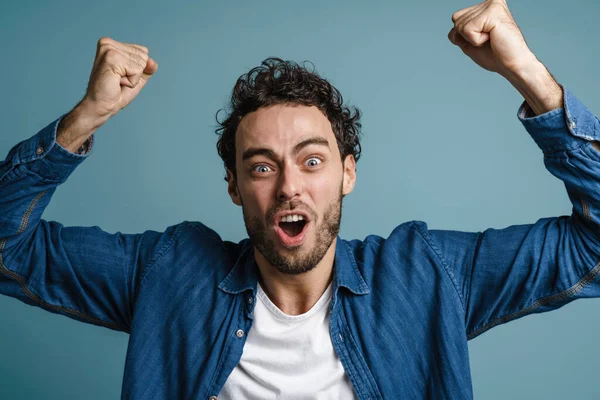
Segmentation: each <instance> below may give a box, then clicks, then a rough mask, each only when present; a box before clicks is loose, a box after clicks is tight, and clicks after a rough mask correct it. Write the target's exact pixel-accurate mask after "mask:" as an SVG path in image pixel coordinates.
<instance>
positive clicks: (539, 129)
mask: <svg viewBox="0 0 600 400" xmlns="http://www.w3.org/2000/svg"><path fill="white" fill-rule="evenodd" d="M561 87H562V88H563V107H561V108H556V109H554V110H551V111H548V112H546V113H544V114H540V115H537V116H533V112H532V110H531V107H530V106H529V104H527V102H523V104H521V106H520V107H519V111H518V112H517V117H518V118H519V120H520V121H521V123H522V124H523V126H524V127H525V129H526V130H527V132H529V134H530V135H531V137H532V138H533V140H534V141H535V143H536V144H537V145H538V147H539V148H540V149H541V150H542V151H543V152H544V153H553V152H557V151H565V150H571V149H575V148H578V147H581V146H582V145H584V144H585V143H586V142H589V141H592V140H600V120H598V118H597V117H596V116H595V115H594V114H593V113H592V112H591V111H590V110H589V109H588V108H587V107H586V106H584V105H583V104H582V103H581V102H580V101H579V100H578V99H577V98H576V97H575V96H574V95H573V94H572V93H571V92H570V91H569V90H568V89H566V88H565V87H564V86H562V85H561Z"/></svg>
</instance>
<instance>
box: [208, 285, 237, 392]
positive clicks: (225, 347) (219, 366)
mask: <svg viewBox="0 0 600 400" xmlns="http://www.w3.org/2000/svg"><path fill="white" fill-rule="evenodd" d="M237 296H239V295H236V297H233V299H232V300H231V301H236V300H237ZM242 299H243V296H242ZM244 306H245V303H244V301H243V300H242V301H240V309H241V313H242V315H243V314H244V313H245V310H244ZM236 331H237V329H233V330H232V331H231V334H230V335H227V339H226V340H225V344H224V345H223V351H221V354H219V360H218V361H217V366H216V368H215V370H214V373H213V376H212V378H211V380H210V384H209V385H208V389H207V391H206V393H205V394H204V398H205V399H207V398H209V396H214V395H217V393H211V389H212V388H213V386H215V383H216V382H217V372H220V371H222V369H223V363H224V362H225V359H226V355H228V354H229V353H230V352H231V350H230V348H229V347H230V346H229V343H231V341H232V340H234V339H233V338H234V337H235V338H236V339H235V340H240V339H238V338H237V336H236V334H235V333H236ZM245 344H246V343H244V345H245ZM242 353H243V347H242ZM239 361H241V356H240V360H239ZM239 361H238V364H239ZM233 368H234V369H235V367H233ZM231 372H233V371H231ZM220 390H223V388H222V387H221V389H220Z"/></svg>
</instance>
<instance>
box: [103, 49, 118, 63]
mask: <svg viewBox="0 0 600 400" xmlns="http://www.w3.org/2000/svg"><path fill="white" fill-rule="evenodd" d="M120 56H121V54H120V53H119V51H118V50H116V49H108V50H106V53H105V54H104V59H105V60H106V61H107V62H109V63H114V62H116V61H117V60H118V59H119V58H120Z"/></svg>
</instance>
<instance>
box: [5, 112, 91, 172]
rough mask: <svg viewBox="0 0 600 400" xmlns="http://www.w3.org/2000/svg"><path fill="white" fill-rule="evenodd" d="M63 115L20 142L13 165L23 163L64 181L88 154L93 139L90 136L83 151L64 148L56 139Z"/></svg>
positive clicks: (28, 167)
mask: <svg viewBox="0 0 600 400" xmlns="http://www.w3.org/2000/svg"><path fill="white" fill-rule="evenodd" d="M63 117H64V115H63V116H61V117H60V118H58V119H57V120H55V121H54V122H52V123H50V124H49V125H48V126H46V127H45V128H43V129H42V130H41V131H39V132H38V133H37V134H36V135H34V136H33V137H31V138H30V139H27V140H25V141H23V142H21V144H20V146H19V150H18V152H17V153H16V154H15V157H16V160H13V165H16V164H20V163H22V164H25V166H26V168H27V169H28V170H29V171H31V172H34V173H36V174H37V175H39V176H41V177H42V178H44V179H47V180H50V181H56V182H64V181H66V180H67V178H68V177H69V175H71V173H72V172H73V171H74V170H75V168H76V167H77V166H78V165H79V164H81V163H82V162H83V160H85V159H86V158H87V157H88V156H89V155H90V152H91V150H92V146H93V139H92V138H91V137H90V139H88V141H86V143H85V144H84V146H82V148H80V150H83V151H85V152H84V153H81V154H78V153H73V152H71V151H69V150H67V149H65V148H64V147H63V146H61V145H60V144H59V143H58V142H57V141H56V132H57V129H58V124H59V123H60V121H61V120H62V118H63ZM92 136H93V135H92Z"/></svg>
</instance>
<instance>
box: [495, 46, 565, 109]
mask: <svg viewBox="0 0 600 400" xmlns="http://www.w3.org/2000/svg"><path fill="white" fill-rule="evenodd" d="M502 75H503V76H504V77H505V78H506V79H507V80H508V81H509V82H510V83H511V84H512V85H513V86H514V87H515V89H517V91H518V92H519V93H520V94H521V95H522V96H523V97H524V98H525V101H526V102H527V104H529V106H530V107H531V109H532V110H533V112H534V113H535V114H536V115H540V114H544V113H546V112H548V111H551V110H554V109H556V108H561V107H563V90H562V87H561V86H560V85H559V84H558V83H557V82H556V80H555V79H554V77H553V76H552V74H550V72H549V71H548V69H547V68H546V67H545V66H544V64H542V63H541V62H540V61H539V60H537V58H535V57H533V59H532V60H530V61H529V62H527V63H523V64H522V65H521V66H519V67H517V68H513V69H511V70H510V71H509V72H507V73H506V74H502Z"/></svg>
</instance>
